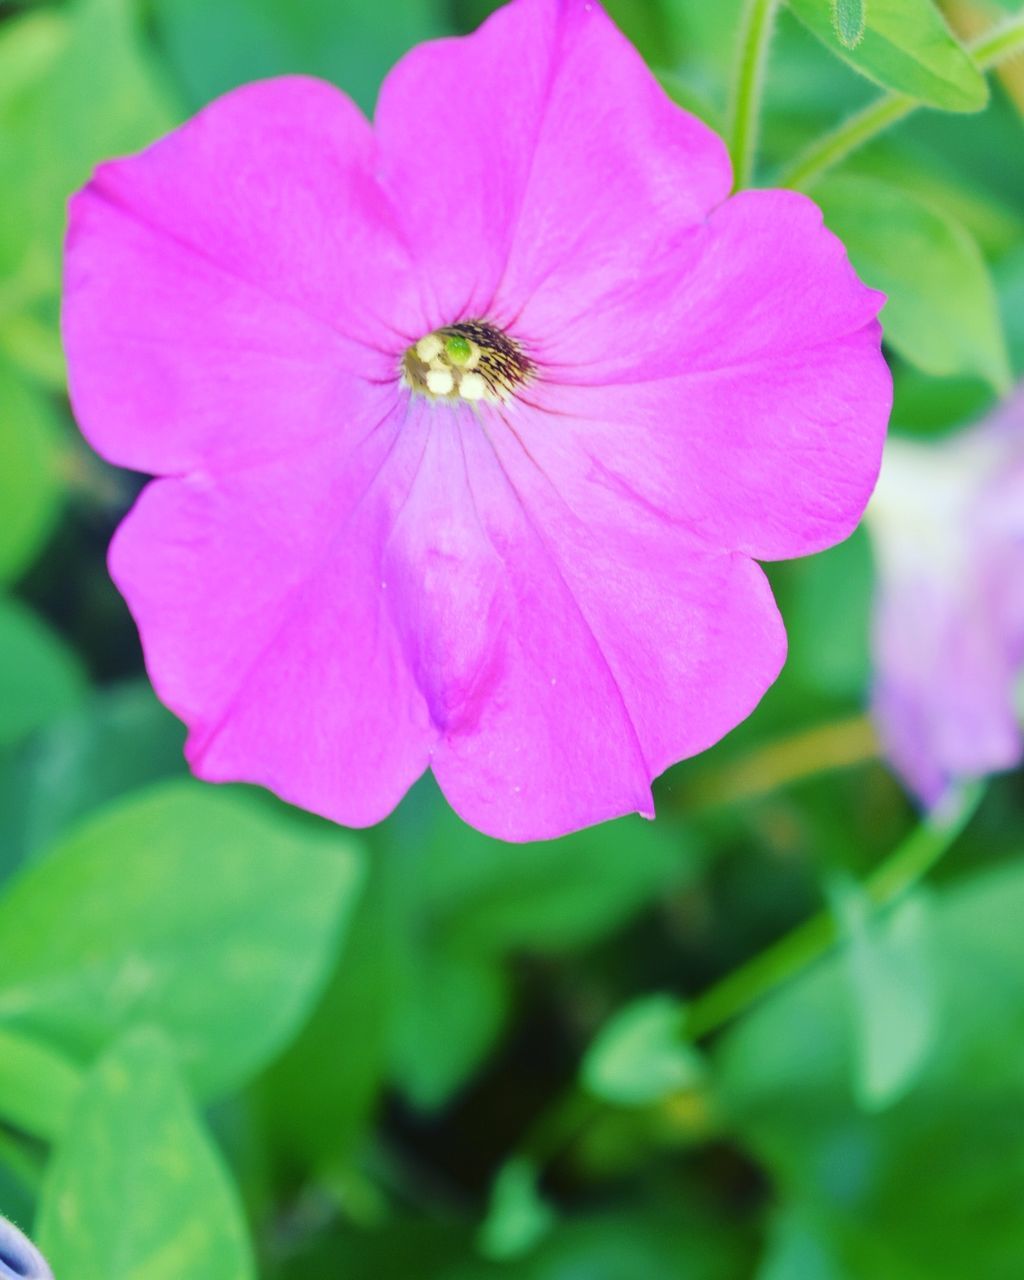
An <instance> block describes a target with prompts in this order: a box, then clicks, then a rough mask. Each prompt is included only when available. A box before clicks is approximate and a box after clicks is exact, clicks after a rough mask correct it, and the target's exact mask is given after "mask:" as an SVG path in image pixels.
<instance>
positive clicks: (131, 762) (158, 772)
mask: <svg viewBox="0 0 1024 1280" xmlns="http://www.w3.org/2000/svg"><path fill="white" fill-rule="evenodd" d="M184 741H185V731H184V728H183V727H182V725H181V723H180V722H179V721H178V720H176V719H175V718H174V716H172V715H171V713H170V712H169V711H167V710H166V709H165V708H164V707H163V706H161V704H160V703H159V702H158V701H157V699H156V696H155V695H154V693H153V691H152V689H151V688H150V686H149V684H148V682H146V681H143V680H138V681H131V682H127V683H125V684H122V685H113V686H106V687H104V688H101V689H96V690H94V691H93V692H92V693H91V694H90V695H89V696H88V697H87V698H86V699H85V700H84V701H82V702H81V703H79V704H77V705H76V706H75V707H74V709H72V710H71V711H70V712H69V713H68V714H66V715H63V716H61V717H60V718H59V719H55V720H53V721H52V722H51V723H50V724H48V725H46V726H45V727H44V728H42V729H40V730H38V731H37V732H36V733H34V734H33V735H32V736H31V737H30V738H28V739H27V740H24V741H22V742H20V743H19V744H18V745H17V747H16V748H14V749H12V750H10V751H9V752H8V753H7V754H6V756H4V757H0V812H2V813H3V815H4V838H5V841H6V843H5V846H4V848H3V850H2V851H0V877H2V874H3V871H4V870H5V869H6V868H7V867H8V866H11V867H13V866H15V865H17V863H19V862H20V861H22V860H24V859H25V858H28V857H30V856H32V855H33V854H35V853H38V852H40V851H41V850H42V849H43V848H45V847H46V846H47V845H48V844H51V843H52V842H53V841H54V840H55V839H56V838H57V837H58V836H59V835H60V834H61V833H62V832H63V831H64V830H65V828H67V827H68V826H69V825H70V824H71V823H72V822H73V821H75V819H77V818H81V817H83V816H84V815H85V814H87V813H89V812H90V811H91V810H93V809H95V808H98V807H99V806H100V805H101V804H104V803H105V802H106V801H108V800H113V799H114V798H115V797H117V796H119V795H123V794H125V793H126V792H128V791H132V790H134V789H135V788H137V787H141V786H143V785H145V784H146V783H149V782H157V781H159V780H161V779H163V778H169V777H175V776H183V775H184V774H185V771H186V766H185V760H184V756H183V755H182V747H183V745H184Z"/></svg>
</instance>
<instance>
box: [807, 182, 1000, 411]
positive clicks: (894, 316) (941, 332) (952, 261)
mask: <svg viewBox="0 0 1024 1280" xmlns="http://www.w3.org/2000/svg"><path fill="white" fill-rule="evenodd" d="M814 198H815V200H816V201H817V202H818V203H819V204H820V205H821V207H822V210H823V211H824V214H825V221H826V223H827V224H828V226H829V228H830V229H831V230H832V231H834V232H835V233H836V235H838V236H839V238H840V239H841V240H842V241H843V243H844V244H845V245H846V248H847V249H848V251H849V254H850V259H851V261H852V262H853V265H854V266H855V267H856V269H857V271H858V273H859V274H860V275H861V276H862V278H863V279H864V281H865V283H866V284H869V285H871V286H873V287H874V288H876V289H881V290H882V291H883V292H884V293H885V294H887V295H888V299H889V300H888V302H887V303H886V305H885V308H884V309H883V311H882V323H883V326H884V329H885V337H886V341H887V342H888V343H889V344H890V345H891V346H892V347H893V348H894V350H896V351H898V352H899V354H900V355H901V356H903V358H904V359H905V360H908V361H909V362H910V363H911V364H914V365H916V366H917V367H918V368H919V369H921V370H923V371H924V372H925V373H930V374H933V375H934V376H936V377H948V376H951V375H953V374H959V373H963V374H973V375H975V376H976V377H979V378H983V379H985V380H986V381H988V382H989V383H990V384H991V385H992V386H993V387H994V388H995V389H996V390H999V391H1005V390H1006V389H1008V387H1009V385H1010V382H1011V377H1010V366H1009V358H1008V356H1007V351H1006V340H1005V337H1004V335H1003V330H1002V325H1001V323H1000V319H999V310H998V306H997V302H996V295H995V290H994V288H993V284H992V280H991V277H990V275H989V272H988V268H987V267H986V265H985V261H984V259H983V258H982V256H981V252H980V250H979V249H978V246H977V244H976V243H975V241H974V240H973V238H972V237H971V235H970V234H969V233H968V232H967V231H966V230H964V228H963V227H962V226H961V225H960V224H959V223H958V222H956V221H955V220H954V219H953V218H952V217H950V216H949V215H947V214H943V213H939V212H937V211H936V210H935V209H933V208H930V207H929V206H928V205H926V204H924V203H923V202H922V201H920V200H919V199H917V197H916V196H912V195H911V194H910V193H909V192H907V191H903V190H900V189H899V188H897V187H892V186H888V185H886V184H885V183H882V182H877V181H875V180H873V179H869V178H851V177H842V178H831V179H829V180H827V181H826V182H823V183H822V184H821V185H820V186H817V187H815V191H814Z"/></svg>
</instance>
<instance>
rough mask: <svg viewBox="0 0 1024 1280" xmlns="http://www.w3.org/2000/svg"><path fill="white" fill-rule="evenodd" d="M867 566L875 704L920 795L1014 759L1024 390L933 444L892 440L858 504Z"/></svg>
mask: <svg viewBox="0 0 1024 1280" xmlns="http://www.w3.org/2000/svg"><path fill="white" fill-rule="evenodd" d="M868 528H869V529H870V531H871V535H872V542H873V545H874V548H875V559H876V563H877V567H878V575H879V590H878V599H877V601H876V606H875V619H874V656H875V691H874V711H875V718H876V721H877V724H878V728H879V733H880V735H881V738H882V744H883V747H884V749H885V750H886V752H887V754H888V755H889V757H890V759H891V760H892V762H893V764H894V765H895V767H896V769H897V770H898V771H899V772H900V774H901V775H902V776H903V778H904V779H905V780H906V782H907V784H908V786H909V787H910V788H911V789H912V790H913V791H914V792H915V793H916V794H917V796H918V798H919V799H920V800H921V801H922V803H923V804H924V805H925V806H926V807H928V808H932V807H934V806H935V805H936V804H938V803H940V802H941V801H942V799H943V797H944V796H945V794H946V792H947V791H948V789H949V786H950V784H951V783H953V782H955V781H957V780H958V779H961V780H962V779H967V778H976V777H981V776H983V775H984V774H986V773H990V772H992V771H994V770H997V769H1008V768H1011V767H1012V766H1014V765H1016V764H1018V763H1019V762H1020V759H1021V756H1022V742H1021V732H1020V722H1019V717H1018V715H1017V712H1016V710H1015V707H1014V692H1015V685H1016V683H1017V680H1018V677H1019V676H1020V674H1021V671H1022V669H1024V387H1022V388H1021V389H1020V390H1018V391H1017V393H1016V394H1015V395H1014V396H1013V397H1012V398H1011V399H1010V400H1009V401H1008V402H1007V403H1006V404H1005V405H1003V406H1002V408H1001V409H1000V410H998V411H997V412H996V413H995V414H993V416H992V417H991V418H990V419H988V420H987V421H985V422H983V423H981V424H979V425H978V426H975V427H973V428H971V429H970V430H967V431H963V432H960V433H959V434H958V435H955V436H952V437H949V438H947V439H943V440H941V441H938V442H935V443H930V444H929V443H914V442H911V441H907V440H890V441H889V443H888V445H887V446H886V450H885V460H884V463H883V466H882V475H881V478H880V480H879V482H878V489H877V491H876V493H875V497H874V498H873V499H872V502H871V505H870V507H869V509H868Z"/></svg>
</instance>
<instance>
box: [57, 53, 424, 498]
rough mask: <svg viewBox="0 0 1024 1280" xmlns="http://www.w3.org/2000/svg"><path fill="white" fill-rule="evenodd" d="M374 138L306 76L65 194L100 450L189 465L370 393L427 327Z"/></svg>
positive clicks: (197, 122)
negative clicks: (377, 169) (383, 187)
mask: <svg viewBox="0 0 1024 1280" xmlns="http://www.w3.org/2000/svg"><path fill="white" fill-rule="evenodd" d="M375 147H376V144H375V142H374V139H373V135H372V133H371V131H370V128H369V125H368V124H367V122H366V120H365V119H364V118H363V117H362V116H361V115H360V113H359V112H358V110H357V109H356V108H355V107H354V106H353V105H352V104H351V102H349V100H348V99H347V98H346V97H345V96H344V95H343V94H341V93H340V92H338V90H336V89H333V88H331V87H330V86H328V85H326V84H322V83H320V82H318V81H315V80H305V79H299V78H294V79H283V80H271V81H266V82H263V83H258V84H253V85H249V86H247V87H245V88H243V89H239V90H236V91H235V92H234V93H231V94H228V95H227V96H226V97H224V98H221V99H219V100H218V101H217V102H215V103H213V104H212V105H211V106H209V107H207V108H206V110H205V111H203V112H201V113H200V114H199V115H198V116H196V117H195V119H193V120H191V121H190V122H189V123H188V124H186V125H184V126H183V127H182V128H180V129H178V130H176V131H175V132H174V133H172V134H170V135H169V136H168V137H166V138H164V139H163V140H162V141H160V142H158V143H156V144H155V145H154V146H152V147H150V148H149V149H148V150H146V151H144V152H142V153H141V154H140V155H137V156H133V157H130V158H128V159H126V160H119V161H115V162H113V163H110V164H107V165H103V166H101V167H100V169H99V170H98V171H97V173H96V176H95V178H94V179H93V181H92V182H91V183H90V184H89V186H88V187H86V188H85V189H84V190H83V191H82V192H81V193H80V194H79V195H77V196H76V197H75V198H74V200H73V202H72V207H71V222H70V230H69V235H68V243H67V256H66V271H65V293H64V310H63V331H64V341H65V346H66V350H67V355H68V367H69V375H70V389H71V397H72V401H73V403H74V407H75V411H76V415H77V417H78V420H79V422H80V424H81V426H82V429H83V431H84V432H85V434H86V435H87V436H88V438H89V440H90V442H91V443H92V444H93V445H94V446H95V448H96V449H97V450H98V451H99V452H100V453H102V454H103V455H104V456H105V457H107V458H109V459H110V460H111V461H113V462H117V463H120V464H122V465H124V466H131V467H135V468H136V469H138V470H142V471H148V472H151V473H174V472H181V471H184V470H187V469H190V468H192V467H196V466H203V465H207V464H209V463H218V462H224V461H228V462H236V461H238V460H246V461H249V460H253V459H258V458H260V457H265V456H267V455H268V454H269V455H275V454H279V453H280V452H282V450H285V449H288V448H291V447H294V446H295V445H297V444H301V443H304V442H306V441H309V440H311V439H316V438H318V437H319V436H322V435H323V434H324V433H325V432H326V431H332V432H335V431H338V430H343V429H344V428H345V426H346V425H347V424H349V423H351V422H352V421H353V420H358V419H359V417H360V411H361V410H363V409H364V408H365V409H366V412H370V411H372V402H373V398H374V393H375V388H373V387H372V386H370V385H369V383H368V382H367V381H366V379H367V378H373V377H376V378H378V379H380V380H384V379H386V378H391V377H393V376H394V370H395V366H396V360H397V358H398V356H399V354H400V353H401V350H402V348H403V346H404V345H405V343H406V342H407V341H408V340H409V337H410V336H411V337H413V338H414V337H415V336H417V334H418V333H420V332H422V331H423V330H422V324H423V321H422V314H421V311H420V308H419V302H418V295H417V293H416V286H415V278H414V276H413V274H412V273H411V272H410V271H409V263H408V258H407V256H406V254H405V251H404V250H403V249H402V248H401V246H400V243H399V241H398V239H397V238H396V235H395V233H394V232H393V230H392V215H391V211H390V209H389V208H388V206H387V203H386V201H385V199H384V197H383V196H382V194H381V192H380V191H379V190H378V188H377V187H376V186H375V184H374V181H373V178H372V166H373V163H374V154H375ZM385 299H386V300H387V318H384V316H383V315H382V311H383V302H384V300H385ZM377 398H378V399H379V396H378V397H377Z"/></svg>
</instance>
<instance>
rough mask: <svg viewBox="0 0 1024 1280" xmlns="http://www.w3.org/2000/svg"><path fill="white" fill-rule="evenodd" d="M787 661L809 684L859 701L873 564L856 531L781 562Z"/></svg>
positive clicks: (867, 669) (867, 665) (866, 668)
mask: <svg viewBox="0 0 1024 1280" xmlns="http://www.w3.org/2000/svg"><path fill="white" fill-rule="evenodd" d="M782 577H783V578H784V579H785V583H786V596H785V601H786V603H785V610H784V613H785V618H786V629H787V632H788V634H789V656H788V658H787V663H788V665H789V668H790V673H791V675H792V676H793V677H794V678H796V679H799V681H800V683H801V684H802V685H803V686H804V688H807V689H813V690H815V691H817V692H820V693H823V694H827V695H829V696H830V697H831V698H842V699H848V700H850V701H856V702H858V703H859V702H860V701H861V700H862V699H863V697H864V692H865V689H866V687H867V684H868V679H869V676H870V673H871V659H870V656H869V652H868V635H869V628H870V616H871V602H872V597H873V594H874V569H873V566H872V560H871V548H870V546H869V545H868V540H867V537H866V535H865V534H864V533H863V532H862V531H860V530H858V531H857V532H856V533H854V534H853V535H852V536H851V537H849V538H847V539H846V541H845V542H841V543H840V544H839V545H838V546H836V547H831V548H830V549H829V550H828V551H824V552H822V553H821V554H820V555H816V556H810V557H808V558H807V559H806V560H801V561H799V562H794V563H793V564H790V565H786V566H783V572H782Z"/></svg>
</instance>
